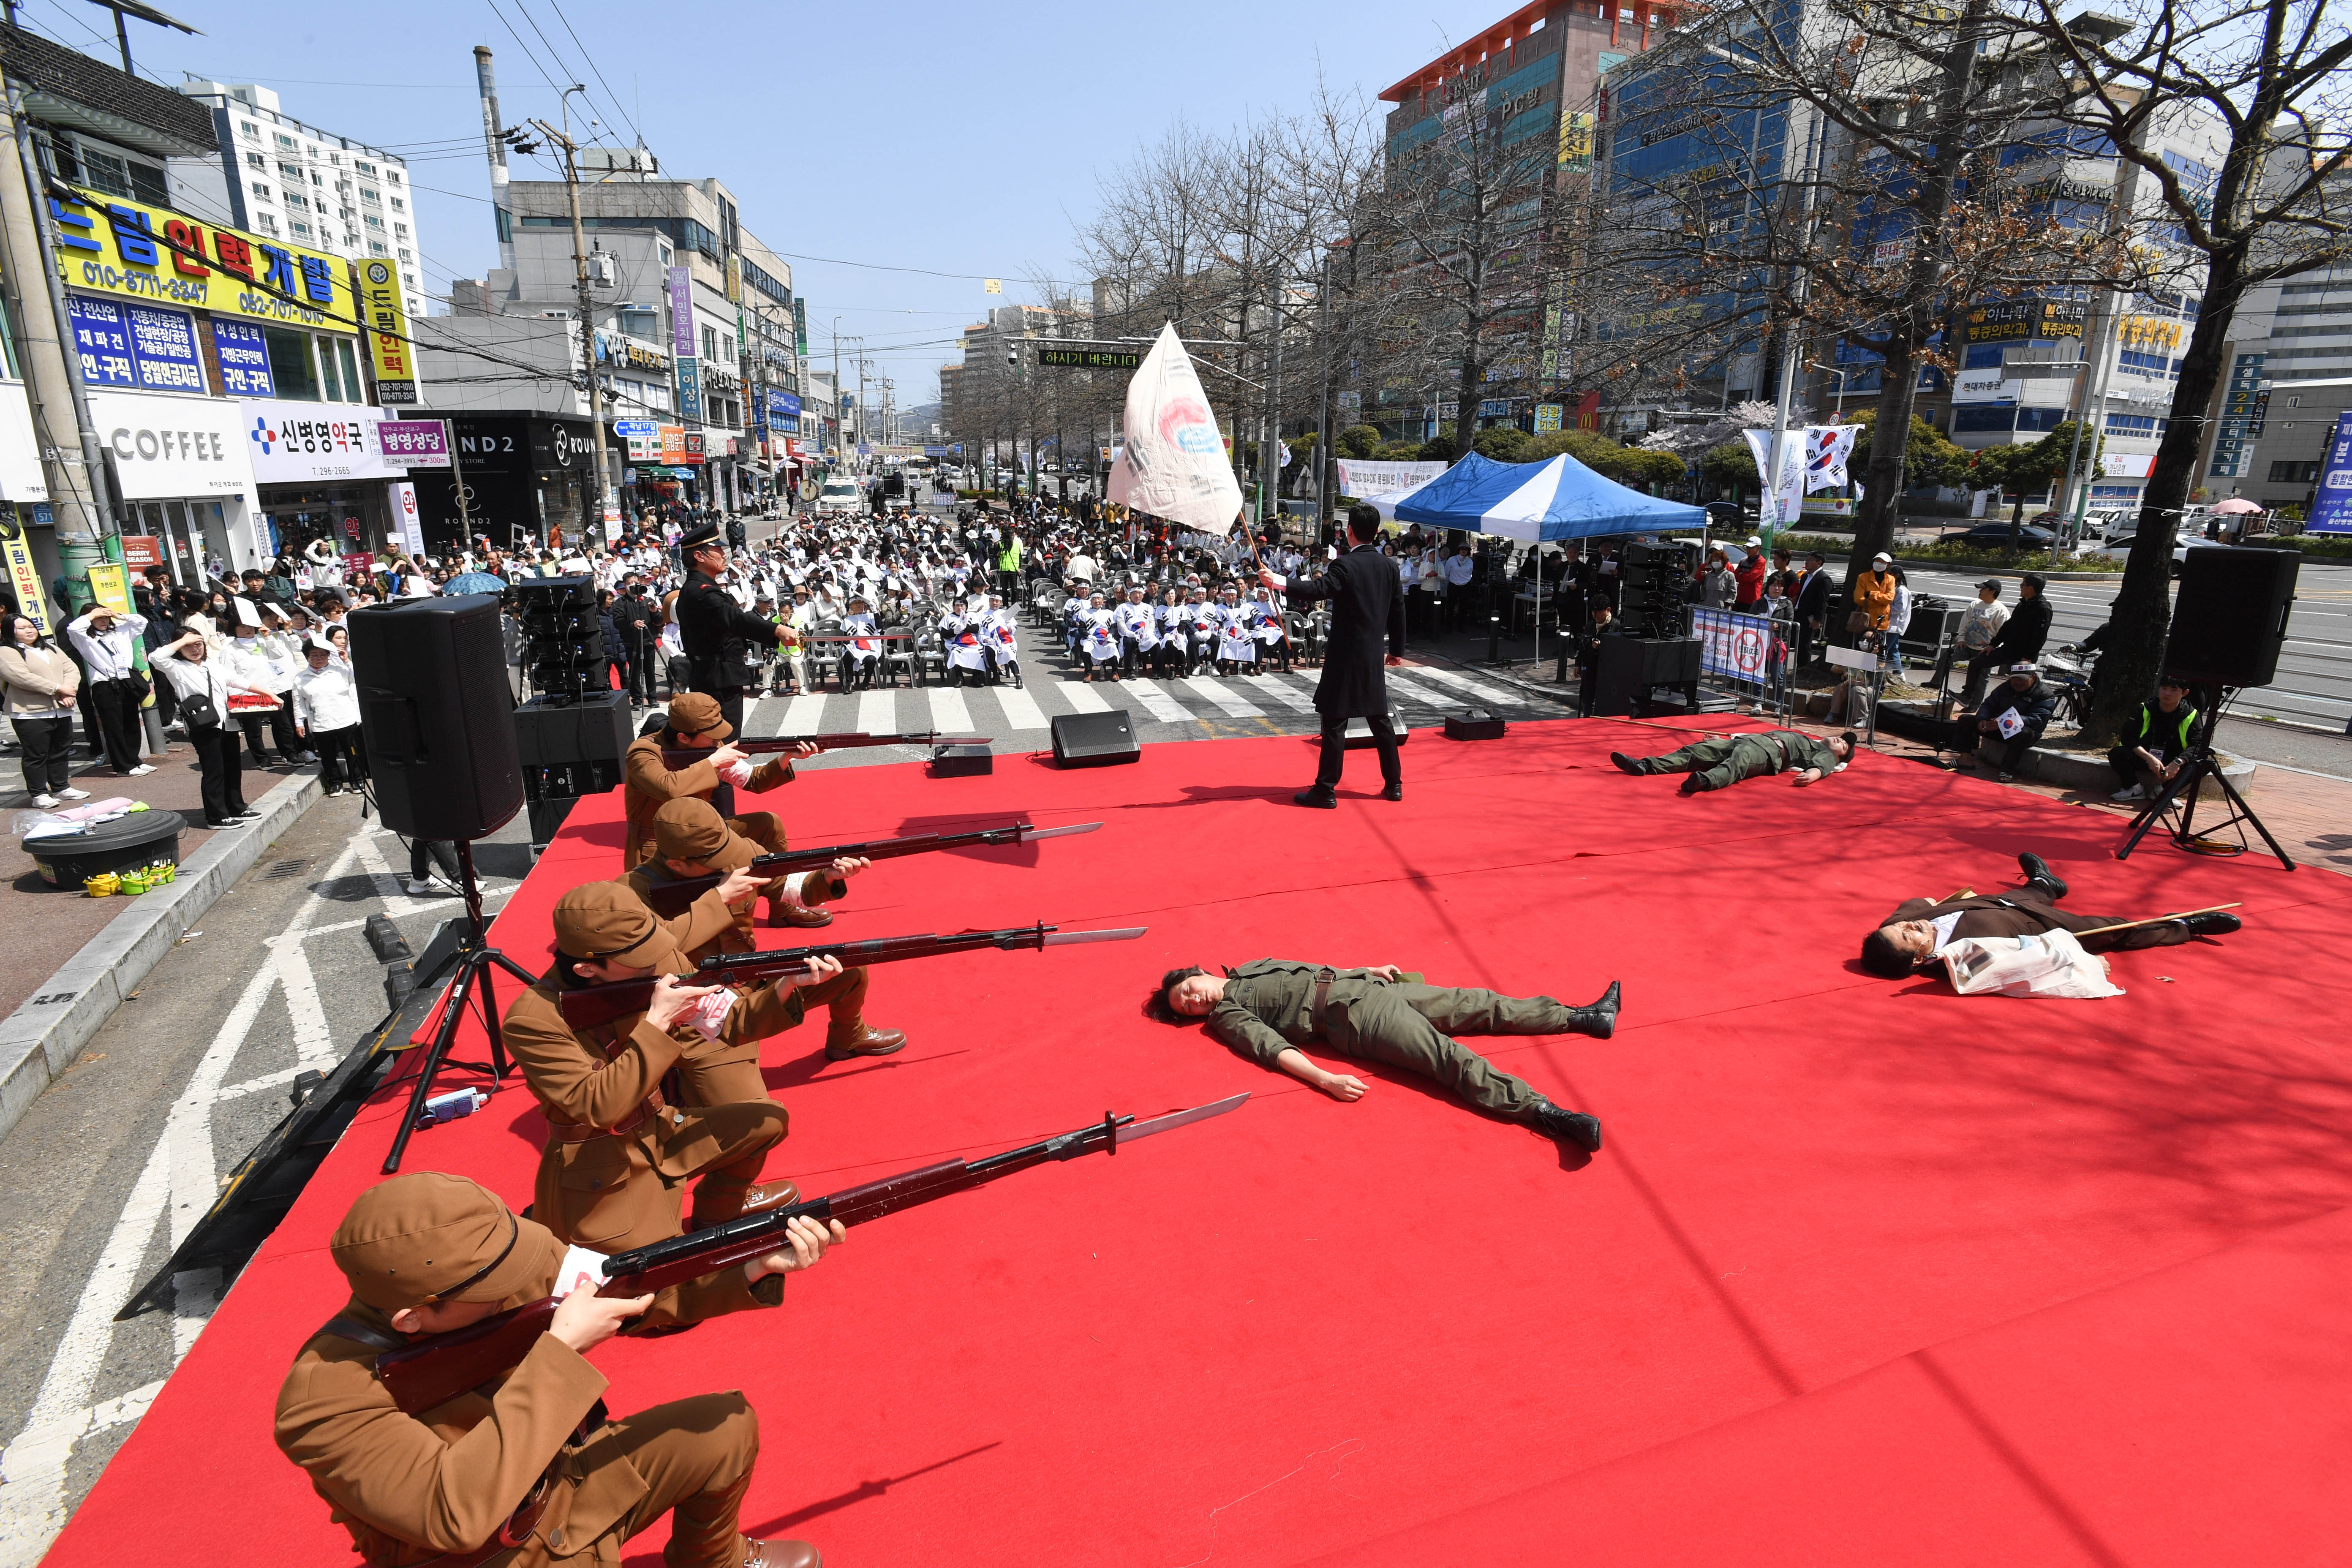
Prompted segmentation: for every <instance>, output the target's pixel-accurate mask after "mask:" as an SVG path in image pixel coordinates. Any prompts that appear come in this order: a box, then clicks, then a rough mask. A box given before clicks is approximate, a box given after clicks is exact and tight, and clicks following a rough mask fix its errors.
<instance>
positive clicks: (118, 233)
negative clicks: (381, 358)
mask: <svg viewBox="0 0 2352 1568" xmlns="http://www.w3.org/2000/svg"><path fill="white" fill-rule="evenodd" d="M75 195H76V198H77V199H74V200H67V199H66V198H64V197H60V196H52V197H50V198H49V213H50V216H52V217H54V218H55V219H56V220H57V226H58V276H59V277H61V278H63V279H65V280H66V286H67V287H68V288H69V289H91V290H94V291H96V292H98V293H101V294H118V295H121V296H122V297H124V298H126V299H131V300H143V301H145V302H146V303H149V304H163V305H191V306H194V307H196V308H198V309H201V310H211V311H215V312H216V313H218V314H221V315H230V316H244V317H247V318H249V319H250V320H253V321H278V322H282V323H284V324H286V325H288V326H299V327H315V328H319V329H320V330H322V331H331V332H352V331H358V326H357V322H358V321H359V312H358V310H357V309H356V301H355V300H354V299H353V297H352V280H351V269H350V268H349V267H348V266H347V265H346V264H345V263H344V261H343V258H341V257H340V256H329V255H328V254H326V253H325V252H324V251H318V250H304V249H302V248H301V247H299V246H292V245H281V244H279V243H278V242H277V241H276V240H272V239H264V238H263V237H260V236H259V235H254V234H247V233H246V232H245V231H244V230H242V229H235V228H216V227H215V226H212V225H210V224H206V223H199V222H197V221H196V220H195V219H194V218H191V217H186V216H183V215H181V214H179V213H175V212H173V211H172V210H171V209H170V208H168V207H151V206H147V205H143V204H142V203H139V202H132V201H125V200H123V199H122V198H121V197H119V196H109V195H100V194H98V193H97V192H94V191H87V190H82V189H80V188H79V187H76V188H75Z"/></svg>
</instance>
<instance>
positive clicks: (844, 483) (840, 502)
mask: <svg viewBox="0 0 2352 1568" xmlns="http://www.w3.org/2000/svg"><path fill="white" fill-rule="evenodd" d="M816 510H818V511H820V512H829V511H845V512H847V513H849V514H850V515H851V516H853V517H854V516H856V515H857V514H858V513H860V512H862V511H864V510H866V495H865V492H864V490H863V489H860V488H859V486H858V483H857V481H856V479H827V480H825V481H824V486H823V488H821V489H819V490H818V491H817V492H816Z"/></svg>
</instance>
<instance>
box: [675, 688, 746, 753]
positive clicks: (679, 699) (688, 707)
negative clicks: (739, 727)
mask: <svg viewBox="0 0 2352 1568" xmlns="http://www.w3.org/2000/svg"><path fill="white" fill-rule="evenodd" d="M669 728H670V732H671V733H672V734H676V735H716V736H718V737H719V739H720V740H722V741H723V740H725V739H727V738H728V737H729V736H730V735H732V734H733V733H734V732H735V726H734V725H732V724H730V723H729V722H728V721H727V716H726V715H725V714H724V713H721V712H720V711H719V699H717V698H716V697H713V696H711V695H710V694H709V692H707V691H681V692H679V693H678V694H677V696H675V697H673V698H671V699H670V700H669Z"/></svg>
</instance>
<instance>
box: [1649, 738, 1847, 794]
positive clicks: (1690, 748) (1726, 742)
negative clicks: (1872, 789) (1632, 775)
mask: <svg viewBox="0 0 2352 1568" xmlns="http://www.w3.org/2000/svg"><path fill="white" fill-rule="evenodd" d="M1844 765H1845V764H1844V763H1842V762H1840V761H1839V760H1838V754H1837V753H1836V752H1833V751H1832V750H1830V744H1829V742H1827V741H1823V740H1820V739H1817V738H1816V737H1814V736H1811V735H1808V734H1806V733H1804V732H1803V731H1799V730H1767V731H1764V732H1763V733H1761V734H1759V735H1720V736H1717V737H1715V738H1714V739H1711V740H1706V741H1694V742H1691V743H1690V744H1689V745H1687V746H1685V747H1683V748H1682V749H1681V750H1680V751H1674V752H1667V753H1666V754H1665V755H1664V756H1663V757H1643V758H1640V759H1639V760H1638V761H1637V762H1636V763H1635V768H1636V771H1638V772H1641V773H1690V774H1692V775H1693V780H1692V785H1691V787H1692V788H1694V789H1703V790H1706V789H1727V788H1729V787H1730V786H1731V785H1733V784H1738V782H1739V781H1740V780H1741V779H1752V778H1761V777H1763V776H1765V775H1766V774H1768V773H1798V772H1801V771H1803V770H1804V769H1806V768H1813V769H1817V770H1819V771H1820V773H1821V774H1822V777H1824V778H1826V777H1828V776H1829V775H1830V774H1831V773H1835V772H1837V770H1838V769H1840V768H1842V767H1843V766H1844Z"/></svg>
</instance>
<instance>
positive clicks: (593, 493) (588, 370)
mask: <svg viewBox="0 0 2352 1568" xmlns="http://www.w3.org/2000/svg"><path fill="white" fill-rule="evenodd" d="M585 91H587V89H585V88H583V87H577V86H574V87H571V88H567V89H564V93H563V129H562V130H561V131H558V130H557V129H555V127H553V126H551V125H550V124H549V123H548V122H547V121H544V120H534V121H531V123H532V124H533V125H536V126H538V127H539V129H540V132H541V134H542V135H544V136H545V137H546V138H547V139H548V140H549V141H550V142H554V143H555V144H556V145H557V146H558V147H561V148H562V149H563V194H564V195H565V196H566V197H567V198H569V199H570V201H571V204H572V279H573V281H574V283H575V284H576V285H577V287H578V289H579V291H580V389H581V393H582V395H583V396H585V397H586V399H587V401H588V428H589V430H590V431H591V432H592V433H593V436H592V439H593V445H594V450H595V453H596V467H595V478H594V479H593V480H592V481H591V482H590V484H589V486H588V494H587V496H586V497H585V498H584V499H583V501H582V503H581V520H580V527H581V536H580V537H581V547H582V548H583V550H584V549H585V548H586V547H587V544H588V542H589V541H590V540H592V539H593V540H599V541H601V540H602V538H603V535H604V389H603V388H602V387H601V386H599V385H598V384H597V382H596V316H595V310H594V305H593V300H591V299H590V297H589V292H588V242H587V238H586V230H585V228H584V227H583V226H582V224H581V222H580V163H579V156H578V154H579V152H580V146H579V143H578V142H574V141H572V108H571V104H572V94H573V93H575V92H582V93H584V92H585Z"/></svg>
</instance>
